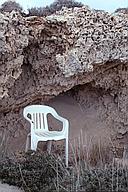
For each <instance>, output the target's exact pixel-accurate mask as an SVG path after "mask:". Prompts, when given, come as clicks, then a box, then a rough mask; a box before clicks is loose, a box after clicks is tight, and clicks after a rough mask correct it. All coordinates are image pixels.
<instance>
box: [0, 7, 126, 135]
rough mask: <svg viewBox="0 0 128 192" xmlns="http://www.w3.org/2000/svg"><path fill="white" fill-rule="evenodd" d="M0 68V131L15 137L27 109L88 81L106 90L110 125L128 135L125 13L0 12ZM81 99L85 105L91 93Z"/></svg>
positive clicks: (86, 9) (77, 10) (85, 10)
mask: <svg viewBox="0 0 128 192" xmlns="http://www.w3.org/2000/svg"><path fill="white" fill-rule="evenodd" d="M0 69H1V72H0V112H1V113H0V122H1V123H0V130H4V129H5V128H6V129H7V130H9V133H10V135H12V136H13V137H15V135H16V134H17V133H19V130H20V133H21V134H22V132H23V131H21V130H23V129H24V127H25V126H26V124H25V121H24V120H23V118H22V109H23V107H24V106H26V105H28V104H32V103H45V102H46V101H48V100H49V99H50V98H53V97H55V96H57V95H59V94H60V93H63V92H66V91H68V90H70V89H72V88H73V87H74V86H78V85H82V84H84V85H85V86H88V83H89V85H91V87H93V88H95V89H97V90H98V91H101V90H102V93H103V94H102V103H104V109H105V111H106V112H105V114H106V116H104V118H106V119H105V120H106V121H108V119H110V121H108V122H109V123H110V124H109V125H108V126H110V127H111V125H113V126H114V127H116V128H117V130H119V134H121V135H124V134H125V133H126V132H127V131H128V113H127V111H128V96H127V95H128V19H127V15H126V14H115V15H114V14H109V13H107V12H104V11H95V10H91V9H89V7H87V6H86V7H82V8H74V9H63V10H61V11H59V12H57V13H56V14H55V15H51V16H48V17H46V18H39V17H35V16H32V17H22V16H21V15H19V13H15V12H12V13H10V14H9V13H5V14H4V15H3V14H0ZM77 89H78V90H79V86H78V87H77ZM76 93H77V91H76ZM83 93H84V90H83ZM108 95H109V96H108ZM107 97H108V98H109V99H110V100H109V99H108V100H109V101H108V100H107ZM78 98H79V91H78V97H77V98H76V100H79V99H78ZM82 100H84V101H85V103H86V91H85V93H84V97H82ZM92 102H93V101H92ZM80 103H81V99H80ZM107 118H108V119H107ZM20 133H19V134H20Z"/></svg>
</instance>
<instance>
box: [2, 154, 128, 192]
mask: <svg viewBox="0 0 128 192" xmlns="http://www.w3.org/2000/svg"><path fill="white" fill-rule="evenodd" d="M0 180H1V181H2V182H6V183H8V184H10V185H16V186H18V187H21V188H22V189H24V191H26V192H43V191H45V192H51V191H52V192H55V191H56V192H66V191H68V192H77V191H79V192H85V191H86V192H112V191H113V192H127V191H128V169H127V167H119V166H115V165H114V163H112V164H111V165H110V164H106V165H104V166H100V167H98V166H97V167H91V166H89V165H88V164H87V163H86V162H85V161H84V160H82V159H81V160H79V161H78V162H75V163H74V164H73V163H71V162H70V166H69V168H66V167H65V165H64V163H63V162H62V160H61V158H60V157H59V156H58V157H57V156H54V155H48V154H47V153H42V152H36V153H35V152H33V151H29V152H28V153H19V154H17V155H15V156H14V157H13V158H9V157H8V158H6V159H5V158H4V160H3V161H2V160H1V162H0Z"/></svg>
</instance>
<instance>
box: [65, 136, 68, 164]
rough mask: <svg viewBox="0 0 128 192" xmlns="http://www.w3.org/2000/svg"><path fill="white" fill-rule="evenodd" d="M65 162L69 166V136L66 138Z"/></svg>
mask: <svg viewBox="0 0 128 192" xmlns="http://www.w3.org/2000/svg"><path fill="white" fill-rule="evenodd" d="M65 163H66V167H68V137H67V138H66V139H65Z"/></svg>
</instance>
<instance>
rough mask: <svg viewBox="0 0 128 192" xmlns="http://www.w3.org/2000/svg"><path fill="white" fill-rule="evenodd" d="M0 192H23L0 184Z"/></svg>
mask: <svg viewBox="0 0 128 192" xmlns="http://www.w3.org/2000/svg"><path fill="white" fill-rule="evenodd" d="M0 192H23V191H22V190H20V189H18V188H17V187H14V186H9V185H7V184H2V183H1V182H0Z"/></svg>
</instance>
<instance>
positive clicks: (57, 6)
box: [28, 0, 83, 16]
mask: <svg viewBox="0 0 128 192" xmlns="http://www.w3.org/2000/svg"><path fill="white" fill-rule="evenodd" d="M82 6H83V4H82V3H80V2H77V1H75V0H56V1H54V2H53V3H52V4H51V5H49V6H46V7H33V8H31V9H28V12H29V14H28V15H29V16H32V15H36V16H47V15H51V14H53V13H55V12H56V11H59V10H61V8H62V7H67V8H73V7H82Z"/></svg>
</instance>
